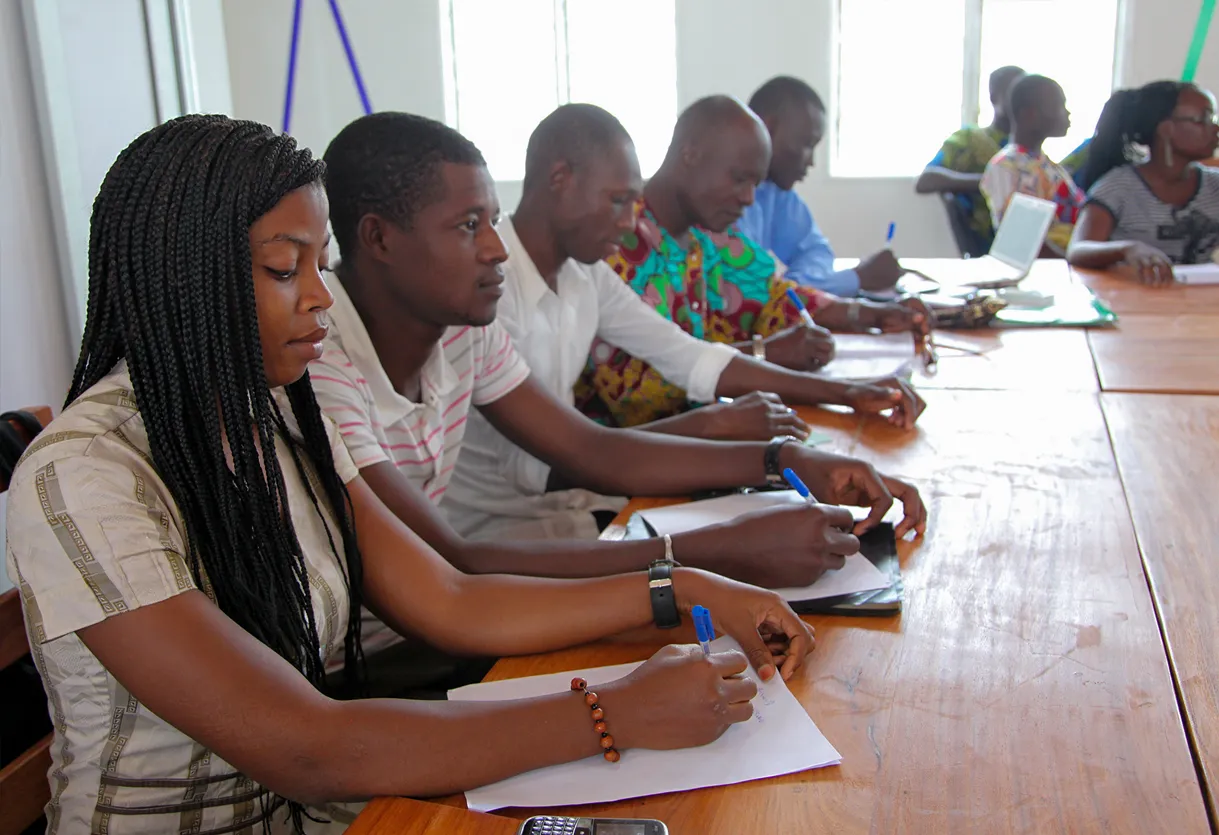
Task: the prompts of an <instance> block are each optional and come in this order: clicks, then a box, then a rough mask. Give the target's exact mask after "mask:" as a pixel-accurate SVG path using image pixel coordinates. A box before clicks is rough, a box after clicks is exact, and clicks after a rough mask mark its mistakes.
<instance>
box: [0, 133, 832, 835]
mask: <svg viewBox="0 0 1219 835" xmlns="http://www.w3.org/2000/svg"><path fill="white" fill-rule="evenodd" d="M324 176H325V169H324V167H323V165H322V164H321V163H319V162H318V161H316V160H314V159H313V158H312V156H311V155H310V153H309V152H308V151H307V150H304V149H301V148H298V147H297V146H296V143H295V141H294V140H293V139H292V138H291V137H290V136H287V135H284V134H277V133H276V132H274V131H272V130H271V128H269V127H266V126H265V125H259V124H255V123H253V122H238V121H233V120H231V119H227V118H225V117H222V116H197V115H196V116H184V117H180V118H178V119H174V120H172V121H169V122H166V123H164V124H161V125H158V126H157V127H155V128H152V129H151V130H149V131H148V132H146V133H144V134H143V135H142V136H140V137H138V138H137V139H135V140H134V141H133V142H132V143H131V145H129V146H128V147H127V148H126V149H125V150H124V151H123V152H122V153H121V154H120V155H119V157H118V159H117V160H116V161H115V163H114V165H113V166H112V167H111V168H110V171H109V172H108V173H107V175H106V177H105V179H104V181H103V183H102V186H101V189H100V191H99V192H98V195H97V199H96V201H95V202H94V206H93V216H92V221H91V225H90V241H89V260H88V263H89V308H88V317H87V320H86V323H85V332H84V338H83V340H82V344H81V352H80V358H79V360H78V363H77V366H76V370H75V373H74V375H73V380H72V386H71V390H70V392H69V394H68V402H67V404H66V405H65V407H64V410H63V412H62V413H61V414H60V416H59V417H58V418H56V419H55V420H54V421H53V422H52V423H51V424H50V426H48V427H47V430H46V432H45V433H43V435H41V436H40V437H39V438H38V440H37V441H36V442H35V443H33V444H31V445H30V447H29V448H28V449H27V450H26V452H25V455H24V457H23V458H22V460H21V462H20V463H19V464H18V466H17V468H16V471H15V473H14V474H13V479H12V483H11V485H10V487H9V491H8V518H7V540H6V551H7V563H8V572H9V576H10V577H12V578H13V580H14V581H16V584H17V586H18V588H19V589H20V590H21V603H22V609H23V612H24V616H25V627H26V632H27V633H28V636H29V642H30V647H31V650H32V655H33V658H34V661H35V663H36V664H37V666H38V672H39V674H40V675H41V676H42V680H43V683H44V684H45V685H46V689H47V694H48V701H49V703H50V705H51V709H52V711H53V714H54V719H55V739H54V742H53V744H52V745H51V757H52V768H51V772H50V774H49V775H48V779H49V780H50V782H51V787H52V789H53V796H52V799H51V801H50V803H48V804H47V818H48V831H51V832H56V831H58V832H64V833H69V832H71V833H78V832H107V833H111V835H154V833H156V834H157V835H159V834H160V833H165V832H180V831H197V832H252V831H265V832H269V833H275V834H276V835H282V833H286V832H295V833H302V832H308V833H322V832H326V833H337V832H341V831H342V830H343V829H345V824H346V823H348V822H350V821H351V820H352V818H353V810H352V809H351V808H349V807H345V806H344V805H343V804H342V802H343V801H346V800H350V799H353V798H368V797H376V796H381V795H400V796H411V797H428V796H435V795H444V794H450V793H453V792H460V791H463V790H466V789H470V788H473V787H476V786H482V785H486V784H488V783H493V782H496V781H498V780H502V779H505V778H507V777H510V776H513V775H515V774H520V773H522V772H526V771H530V770H533V769H536V768H541V767H544V766H548V765H554V764H557V763H562V762H569V761H572V760H578V759H584V758H586V757H592V756H596V755H600V754H602V753H603V751H604V749H605V748H606V744H605V738H603V737H599V736H598V734H597V733H595V732H594V731H593V729H592V728H591V726H590V722H589V708H588V705H587V704H586V702H585V698H584V695H583V694H581V693H571V692H568V693H559V694H555V695H553V696H546V697H542V698H536V699H523V700H515V701H509V702H503V701H501V702H485V703H477V704H475V703H461V702H447V701H435V702H418V701H412V700H407V699H369V698H358V697H359V696H361V695H362V694H363V692H364V687H363V684H364V682H363V644H362V634H361V618H360V617H359V612H360V610H361V607H362V605H363V604H364V603H365V602H367V604H368V605H369V606H370V607H373V608H375V609H376V611H377V612H378V613H380V614H381V616H382V617H384V618H386V619H387V620H388V621H389V622H390V623H392V624H393V625H394V628H395V629H396V630H398V631H400V632H402V633H406V634H418V635H421V636H423V637H426V638H427V639H429V640H431V641H433V642H434V643H436V644H438V645H440V646H443V647H445V648H447V649H449V650H450V651H452V652H454V653H469V654H475V655H500V654H503V655H508V654H528V653H536V652H546V651H550V650H554V649H558V648H560V647H563V646H570V645H574V644H578V643H582V642H586V641H590V640H595V639H599V638H604V637H607V636H610V635H614V634H618V633H621V632H623V631H625V630H630V629H636V628H641V627H644V626H647V625H648V624H651V623H653V619H654V616H653V607H652V603H651V602H650V596H649V582H648V575H647V573H645V572H642V571H637V572H634V573H631V574H622V575H619V576H614V577H604V578H598V579H585V580H549V579H538V578H525V577H507V576H503V575H487V576H473V575H470V574H465V573H462V572H461V571H459V570H458V569H456V568H454V567H453V566H452V565H450V564H449V563H448V562H446V561H445V560H444V559H443V558H441V557H440V556H439V555H438V554H437V553H436V552H435V551H433V550H432V549H431V548H429V547H428V546H427V545H426V544H424V543H423V542H421V541H420V539H419V538H418V537H417V536H416V535H415V534H414V533H413V532H412V531H411V530H410V529H409V528H408V527H407V526H406V525H404V524H403V523H402V522H401V521H399V520H398V519H397V518H396V517H395V516H394V515H393V513H391V512H390V511H389V510H387V509H386V507H385V506H384V505H383V504H382V503H381V502H380V500H378V498H377V496H376V495H375V494H374V492H373V491H372V489H370V487H369V486H368V485H367V484H366V483H365V482H364V479H363V478H362V477H361V475H360V473H359V472H358V471H357V470H356V467H355V464H354V463H353V461H352V459H351V456H350V455H349V454H348V452H347V450H346V448H345V446H344V444H343V442H342V440H341V439H340V437H339V434H338V431H337V430H336V428H335V426H334V425H333V423H332V422H331V421H329V420H328V419H326V418H325V417H324V416H323V415H322V413H321V411H320V410H319V408H318V404H317V401H316V400H315V398H314V391H313V388H312V385H311V382H310V376H309V374H308V372H307V365H308V363H309V362H310V361H311V360H314V359H316V358H317V357H319V356H321V354H322V350H323V343H324V340H325V339H326V336H327V326H326V313H327V310H328V308H330V306H331V304H332V302H333V297H332V296H331V294H330V291H329V290H328V289H327V286H326V282H325V280H324V279H323V273H324V272H325V271H326V270H327V269H328V264H329V261H328V259H329V237H330V236H329V233H328V231H327V223H326V218H327V201H326V194H325V192H324V190H323V187H322V181H323V177H324ZM490 188H491V182H490V178H489V176H487V175H486V173H485V169H483V174H482V180H481V181H480V185H479V187H478V189H476V190H477V191H479V192H481V193H483V194H485V193H486V192H487V191H488V190H490ZM416 196H418V195H416ZM458 196H459V197H460V198H463V199H464V198H465V197H469V196H471V195H470V194H469V193H465V194H461V195H458ZM463 217H464V216H463ZM482 220H486V219H482ZM466 223H467V221H465V220H462V222H461V224H457V223H454V224H453V226H452V227H451V228H449V229H448V230H447V232H446V233H445V234H446V236H447V238H448V240H449V241H450V246H451V247H452V248H453V249H461V250H463V251H465V252H468V253H472V249H473V247H474V245H475V244H474V241H473V238H474V234H473V233H472V232H470V231H469V230H468V229H467V228H466ZM480 229H481V230H482V231H481V232H480V234H479V238H480V240H488V239H489V238H494V237H495V236H494V232H490V233H488V231H487V230H489V229H490V227H489V226H486V227H483V226H481V223H480ZM366 231H371V230H367V229H366ZM471 257H472V255H471ZM469 277H470V276H469V274H468V273H467V274H466V275H464V276H462V278H466V279H468V278H469ZM445 278H446V280H447V281H448V282H449V286H448V287H447V288H446V290H445V291H444V292H450V293H453V294H454V296H455V297H462V298H465V299H470V298H471V297H472V298H474V299H478V300H480V302H481V303H482V304H484V305H485V304H487V303H491V306H492V307H493V301H492V300H491V299H490V298H489V297H488V296H487V294H486V293H485V292H484V291H483V290H482V289H481V288H477V287H476V286H471V285H467V286H465V287H461V286H454V285H457V284H458V281H457V277H455V276H448V275H446V276H445ZM605 434H610V435H615V434H616V435H617V436H621V437H626V435H627V433H621V432H620V433H612V432H609V431H608V430H605ZM598 440H602V439H598ZM687 443H690V444H694V443H695V442H687ZM611 447H612V444H609V445H607V452H610V451H612V450H611V449H610V448H611ZM762 449H763V445H761V444H753V445H735V446H733V445H728V444H724V445H720V446H718V447H717V448H716V449H715V450H714V452H712V453H709V452H707V451H705V450H699V449H697V448H696V447H695V448H692V449H691V452H693V453H695V455H694V456H693V457H694V458H696V459H697V460H691V461H688V462H686V467H687V470H688V471H689V472H695V471H698V472H702V473H705V474H710V473H712V472H720V473H721V477H722V480H723V481H725V482H734V481H736V480H738V479H744V480H747V481H748V480H755V479H762V478H763V455H762ZM806 456H807V453H805V452H803V451H801V450H797V449H795V448H791V449H788V450H786V453H785V454H784V456H783V457H784V458H785V459H787V460H788V461H790V462H791V463H792V465H793V466H796V467H800V468H801V470H802V472H803V473H804V474H805V477H807V478H816V477H817V476H818V470H819V468H818V467H817V466H816V465H813V466H810V465H812V462H813V461H814V460H815V457H813V458H810V457H806ZM734 462H735V463H734ZM669 463H670V464H671V463H673V462H671V461H670V462H669ZM729 470H736V472H731V473H730V472H729ZM712 477H713V478H714V476H712ZM681 479H682V477H681V476H680V475H679V476H677V480H681ZM675 486H676V485H675ZM811 511H812V508H805V509H803V510H801V511H800V513H802V514H809V513H810V512H811ZM832 512H833V513H834V514H836V515H837V523H838V524H842V525H844V526H846V527H849V526H850V523H851V514H850V513H849V512H848V511H846V510H845V509H843V508H835V509H833V511H832ZM806 518H811V517H806ZM792 519H793V520H794V519H795V517H792ZM764 530H766V532H767V534H769V533H770V532H771V530H772V528H770V527H767V528H764ZM774 530H777V526H776V527H775V528H774ZM840 533H841V532H840ZM841 535H842V536H843V538H844V539H846V538H850V537H849V534H846V533H841ZM764 540H765V537H762V538H761V539H760V540H759V541H760V542H764ZM669 570H670V571H671V582H672V590H673V595H674V598H673V602H672V603H671V604H669V603H665V602H664V601H662V604H663V605H664V608H662V609H661V610H660V611H661V612H662V613H663V614H664V617H665V618H666V619H667V618H668V617H674V616H678V615H679V613H681V612H686V613H688V612H689V611H690V609H691V607H692V606H693V605H695V604H701V605H703V606H706V607H707V608H708V609H710V611H711V612H713V613H714V614H715V617H716V619H717V620H718V621H719V622H718V623H717V624H716V630H717V631H722V632H724V633H726V634H729V635H732V636H733V637H735V638H736V639H737V640H738V641H739V642H740V643H741V645H742V647H743V648H744V649H745V654H744V655H742V654H741V653H739V652H729V653H717V654H715V655H713V656H712V657H711V658H710V660H708V659H707V658H706V657H705V656H704V655H703V653H702V652H701V651H699V649H698V648H697V647H693V648H691V647H688V646H687V647H685V648H682V647H675V646H670V647H666V648H664V649H661V650H660V651H659V652H657V653H656V654H655V655H653V656H652V658H651V659H650V660H648V661H647V662H645V663H644V664H643V666H641V667H640V668H639V669H638V670H636V671H635V672H633V673H632V674H631V675H629V676H627V677H625V678H621V679H618V680H616V681H612V682H607V683H605V684H604V685H601V686H598V688H597V691H598V697H599V701H600V703H601V705H602V707H603V708H604V712H605V720H606V722H607V723H608V725H609V729H610V731H612V737H610V742H609V744H610V745H611V746H613V748H614V749H617V750H626V749H630V748H636V747H638V748H655V749H671V748H684V747H689V746H698V745H704V744H706V743H708V742H710V741H712V740H714V739H716V738H717V737H719V736H720V735H721V734H722V733H724V731H725V730H727V728H728V727H730V726H731V725H732V724H733V723H736V722H743V721H746V720H748V719H749V718H750V716H751V713H752V711H751V708H750V705H749V700H750V699H751V698H752V697H753V696H754V695H755V692H756V688H755V686H754V684H753V683H752V682H750V681H747V680H742V679H741V678H740V677H739V676H738V674H740V673H742V672H744V671H745V670H746V668H747V664H752V665H753V666H754V667H755V668H756V669H757V672H758V676H759V677H760V678H761V679H763V680H767V679H770V678H771V677H772V676H774V675H775V674H776V673H781V674H782V675H783V676H784V677H785V678H786V677H790V676H791V674H792V673H793V672H794V671H795V670H796V668H797V667H798V666H799V665H800V664H801V663H802V662H803V660H804V657H805V655H806V654H807V653H808V652H809V651H811V649H812V647H813V636H812V632H811V630H810V629H809V627H808V626H807V625H805V624H804V623H803V622H802V621H801V620H800V619H799V618H798V617H796V615H795V614H794V613H793V612H792V611H791V608H790V607H789V606H788V605H787V604H786V603H784V602H783V600H782V599H780V598H779V596H778V595H777V594H775V593H773V592H768V591H763V590H761V589H756V588H753V587H750V586H745V585H742V584H740V583H735V582H732V581H729V580H725V579H723V578H721V577H718V576H716V575H714V574H708V573H705V572H702V571H698V570H696V569H690V568H684V567H675V566H672V565H671V564H670V569H669ZM334 654H337V655H339V656H340V657H342V659H343V662H342V675H343V681H342V683H341V684H342V686H332V685H331V683H330V682H329V681H328V680H327V678H326V676H325V665H326V661H327V659H328V658H329V657H331V656H332V655H334ZM340 696H341V697H343V698H339V697H340ZM353 696H355V697H356V698H351V697H353ZM610 731H607V733H609V732H610ZM625 756H628V757H629V756H630V753H629V751H626V753H625ZM616 757H617V754H616V753H614V754H612V755H610V756H609V757H608V758H609V759H611V760H613V759H615V758H616ZM607 767H608V766H607Z"/></svg>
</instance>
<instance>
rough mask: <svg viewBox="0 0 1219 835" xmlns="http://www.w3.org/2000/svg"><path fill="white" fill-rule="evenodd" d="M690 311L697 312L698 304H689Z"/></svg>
mask: <svg viewBox="0 0 1219 835" xmlns="http://www.w3.org/2000/svg"><path fill="white" fill-rule="evenodd" d="M690 309H691V310H695V311H697V310H698V302H690Z"/></svg>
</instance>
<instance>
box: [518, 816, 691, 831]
mask: <svg viewBox="0 0 1219 835" xmlns="http://www.w3.org/2000/svg"><path fill="white" fill-rule="evenodd" d="M517 835H669V828H668V827H667V826H665V825H664V824H663V823H661V822H660V821H658V820H650V819H645V818H634V819H628V818H561V817H551V816H549V815H537V816H535V817H532V818H530V819H529V820H527V821H525V822H524V823H522V824H521V828H520V829H518V830H517Z"/></svg>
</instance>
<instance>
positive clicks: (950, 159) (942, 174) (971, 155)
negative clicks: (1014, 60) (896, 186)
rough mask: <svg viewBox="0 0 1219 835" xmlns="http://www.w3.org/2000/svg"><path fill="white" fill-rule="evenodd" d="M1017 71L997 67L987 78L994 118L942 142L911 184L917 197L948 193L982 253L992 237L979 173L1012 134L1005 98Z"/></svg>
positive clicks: (1019, 75) (1019, 74)
mask: <svg viewBox="0 0 1219 835" xmlns="http://www.w3.org/2000/svg"><path fill="white" fill-rule="evenodd" d="M1024 75H1025V72H1024V70H1022V69H1021V68H1020V67H1013V66H1009V67H1000V68H999V69H997V70H995V71H994V72H992V73H991V74H990V83H989V91H990V103H991V107H993V108H994V112H995V116H994V118H993V119H992V120H991V123H990V124H989V125H987V126H986V127H981V126H979V125H970V126H967V127H963V128H961V129H960V130H958V131H957V132H956V133H954V134H953V135H952V136H950V137H948V138H947V139H945V140H944V144H943V146H942V147H941V148H940V151H939V153H937V154H936V155H935V158H934V159H932V160H931V162H929V163H928V164H927V167H926V168H925V169H923V173H922V174H920V175H919V178H918V180H917V181H916V182H915V184H914V190H915V191H917V192H918V193H919V194H935V193H939V192H951V193H952V194H955V195H956V201H957V203H958V204H959V205H960V206H961V209H962V211H963V213H964V214H965V217H967V218H968V219H969V228H970V230H971V231H972V232H973V233H974V234H975V235H976V236H977V240H978V249H979V250H980V251H983V252H984V251H986V250H987V249H989V248H990V242H991V240H992V239H993V238H994V236H995V230H994V227H993V226H992V225H991V222H990V208H989V207H988V206H987V205H986V201H985V200H984V199H982V198H981V196H980V194H979V187H980V185H981V183H982V172H983V171H985V170H986V163H988V162H990V161H991V160H992V159H993V158H994V157H995V155H996V154H998V153H999V151H1001V150H1003V147H1004V146H1005V145H1006V144H1007V138H1008V135H1009V134H1010V133H1011V130H1012V120H1011V115H1010V111H1009V110H1008V95H1009V94H1010V92H1011V89H1012V86H1013V85H1014V84H1015V83H1016V82H1017V81H1019V80H1020V79H1021V78H1023V77H1024Z"/></svg>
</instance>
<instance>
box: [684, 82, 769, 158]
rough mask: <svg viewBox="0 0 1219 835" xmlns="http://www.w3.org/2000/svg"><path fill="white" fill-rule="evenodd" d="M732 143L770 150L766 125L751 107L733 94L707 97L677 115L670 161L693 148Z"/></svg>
mask: <svg viewBox="0 0 1219 835" xmlns="http://www.w3.org/2000/svg"><path fill="white" fill-rule="evenodd" d="M723 142H733V143H742V144H751V143H753V144H757V145H762V146H764V147H765V148H766V149H767V152H769V149H770V136H769V134H768V133H767V130H766V126H765V125H764V124H762V120H761V119H759V118H758V116H757V114H755V113H754V112H753V111H752V110H750V109H749V108H748V107H746V106H745V105H744V104H743V103H741V101H740V100H739V99H734V98H733V97H732V96H707V97H706V98H704V99H699V100H698V101H696V102H695V103H694V104H692V105H690V106H689V107H687V108H686V109H685V110H684V111H683V112H682V114H681V115H680V116H678V117H677V125H676V126H675V127H674V128H673V141H672V142H670V143H669V152H668V154H666V156H665V162H666V163H667V162H668V161H669V160H670V159H671V158H673V157H675V156H680V155H681V154H682V153H683V152H684V151H686V150H687V149H688V148H690V147H704V146H706V145H707V144H715V143H723Z"/></svg>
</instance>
